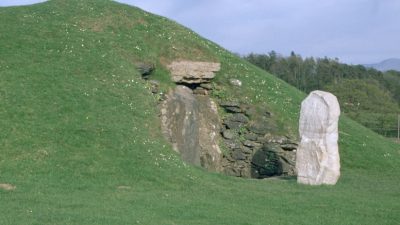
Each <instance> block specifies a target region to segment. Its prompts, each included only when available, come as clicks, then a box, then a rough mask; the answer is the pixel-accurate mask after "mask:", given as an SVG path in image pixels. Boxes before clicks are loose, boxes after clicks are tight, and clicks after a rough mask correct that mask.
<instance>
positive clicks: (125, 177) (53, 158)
mask: <svg viewBox="0 0 400 225" xmlns="http://www.w3.org/2000/svg"><path fill="white" fill-rule="evenodd" d="M175 59H192V60H208V61H209V60H211V61H220V62H221V63H222V69H221V71H220V72H219V73H218V75H217V78H216V81H215V82H216V84H217V85H218V86H220V87H222V89H223V93H221V94H222V95H223V96H224V97H226V98H240V99H241V100H242V101H244V102H249V103H254V104H260V105H261V106H263V107H264V106H265V107H267V108H268V109H269V110H270V111H272V112H273V114H274V115H275V116H276V117H277V118H279V124H280V127H281V130H282V132H286V133H288V134H290V135H292V136H296V135H297V123H298V122H297V120H298V116H299V115H298V112H299V106H300V102H301V100H302V99H303V98H304V97H305V94H304V93H301V92H299V91H298V90H296V89H295V88H293V87H291V86H289V85H288V84H286V83H284V82H283V81H281V80H278V79H276V78H274V77H273V76H272V75H270V74H267V73H265V72H263V71H262V70H260V69H258V68H256V67H254V66H252V65H250V64H248V63H246V62H244V61H242V60H240V59H239V58H237V57H236V56H234V55H233V54H231V53H229V52H227V51H225V50H224V49H222V48H220V47H219V46H217V45H215V44H213V43H211V42H209V41H207V40H205V39H203V38H201V37H199V36H198V35H196V34H195V33H193V32H192V31H190V30H188V29H186V28H183V27H181V26H179V25H178V24H176V23H174V22H171V21H169V20H167V19H165V18H162V17H158V16H154V15H151V14H149V13H146V12H143V11H141V10H139V9H136V8H132V7H129V6H125V5H120V4H117V3H114V2H110V1H103V0H99V1H94V0H92V1H83V0H82V1H79V0H68V1H67V0H53V1H50V2H47V3H43V4H38V5H34V6H27V7H9V8H0V183H10V184H13V185H15V186H16V187H17V188H16V189H15V190H14V191H4V190H1V189H0V212H1V213H0V224H307V225H309V224H373V225H376V224H399V221H400V191H399V187H398V185H399V184H400V175H399V172H400V169H399V165H400V146H399V145H398V144H396V143H393V142H391V141H388V140H386V139H385V138H383V137H380V136H378V135H376V134H375V133H373V132H371V131H370V130H368V129H366V128H364V127H362V126H360V125H359V124H357V123H355V122H353V121H351V120H349V119H347V118H345V117H343V118H341V122H340V131H341V134H340V136H341V139H340V143H339V144H340V154H341V162H342V176H341V178H340V180H339V183H338V184H337V185H336V186H320V187H310V186H304V185H298V184H297V183H296V181H295V180H293V179H292V180H290V179H289V180H245V179H239V178H234V177H226V176H223V175H219V174H212V173H207V172H205V171H204V170H203V169H201V168H195V167H192V166H188V165H185V164H184V163H183V162H181V160H180V158H179V156H178V155H177V154H175V153H174V152H173V150H172V148H171V146H170V145H169V144H168V143H167V142H166V141H165V140H164V139H163V137H162V134H161V132H160V128H159V127H160V124H159V120H158V118H157V115H158V110H157V106H156V104H157V99H156V98H155V97H154V96H152V95H151V94H150V91H149V90H148V88H147V84H146V82H145V81H143V80H142V79H141V78H140V77H139V75H138V73H137V72H136V70H135V63H136V62H139V61H146V62H152V63H154V64H156V66H157V70H156V74H155V77H156V78H157V79H158V80H160V81H161V82H162V88H163V89H165V90H167V89H168V88H170V87H172V86H173V84H172V83H171V81H170V80H169V78H168V77H169V75H168V73H167V70H166V69H165V65H166V64H168V63H169V62H171V61H173V60H175ZM230 78H238V79H240V80H241V81H242V82H243V86H242V87H241V88H236V87H231V86H230V85H229V84H228V79H230Z"/></svg>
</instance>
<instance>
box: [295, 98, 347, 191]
mask: <svg viewBox="0 0 400 225" xmlns="http://www.w3.org/2000/svg"><path fill="white" fill-rule="evenodd" d="M339 115H340V107H339V103H338V101H337V99H336V97H335V96H334V95H332V94H331V93H328V92H323V91H313V92H311V93H310V95H309V96H308V97H307V98H306V99H305V100H304V101H303V102H302V103H301V112H300V121H299V133H300V138H301V141H300V144H299V147H298V149H297V154H296V170H297V182H298V183H302V184H310V185H320V184H331V185H333V184H336V182H337V180H338V179H339V176H340V158H339V148H338V120H339Z"/></svg>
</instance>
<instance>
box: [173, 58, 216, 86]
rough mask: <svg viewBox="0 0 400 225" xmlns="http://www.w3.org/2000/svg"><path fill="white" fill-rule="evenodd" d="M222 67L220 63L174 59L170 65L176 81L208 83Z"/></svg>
mask: <svg viewBox="0 0 400 225" xmlns="http://www.w3.org/2000/svg"><path fill="white" fill-rule="evenodd" d="M220 68H221V64H220V63H215V62H197V61H174V62H172V63H171V64H170V65H168V69H169V70H170V72H171V77H172V80H173V81H174V82H175V83H184V84H200V83H208V82H210V80H211V79H212V78H214V77H215V72H218V71H219V70H220Z"/></svg>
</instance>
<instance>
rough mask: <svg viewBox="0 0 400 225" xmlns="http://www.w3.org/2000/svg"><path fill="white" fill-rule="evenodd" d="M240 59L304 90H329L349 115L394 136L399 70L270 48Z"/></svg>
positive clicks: (399, 94) (399, 83)
mask: <svg viewBox="0 0 400 225" xmlns="http://www.w3.org/2000/svg"><path fill="white" fill-rule="evenodd" d="M243 58H244V59H246V60H247V61H249V62H250V63H252V64H254V65H256V66H259V67H261V68H262V69H264V70H266V71H267V72H269V73H271V74H274V75H275V76H277V77H279V78H280V79H282V80H284V81H286V82H288V83H289V84H291V85H293V86H295V87H297V88H298V89H300V90H302V91H304V92H306V93H309V92H311V91H313V90H324V91H329V92H331V93H333V94H334V95H336V96H337V97H338V100H339V103H340V105H341V109H342V112H343V113H345V114H347V115H348V116H349V117H350V118H352V119H354V120H356V121H358V122H359V123H361V124H363V125H364V126H366V127H368V128H370V129H372V130H374V131H375V132H377V133H380V134H382V135H385V136H397V115H398V114H399V113H400V107H399V104H400V72H398V71H388V72H381V71H378V70H376V69H373V68H366V67H364V66H362V65H348V64H344V63H340V62H339V59H337V58H335V59H331V58H327V57H324V58H314V57H306V58H303V57H301V56H300V55H298V54H296V53H294V52H292V53H291V54H290V56H287V57H284V56H282V55H279V54H277V53H276V52H275V51H271V52H269V53H267V54H254V53H251V54H249V55H245V56H243Z"/></svg>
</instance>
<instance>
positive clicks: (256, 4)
mask: <svg viewBox="0 0 400 225" xmlns="http://www.w3.org/2000/svg"><path fill="white" fill-rule="evenodd" d="M118 1H119V2H123V3H127V4H131V5H135V6H138V7H140V8H142V9H144V10H146V11H149V12H153V13H156V14H159V15H163V16H166V17H168V18H171V19H173V20H175V21H177V22H179V23H181V24H183V25H185V26H187V27H189V28H191V29H192V30H194V31H195V32H197V33H199V34H201V35H202V36H204V37H206V38H208V39H210V40H212V41H214V42H216V43H218V44H219V45H221V46H223V47H225V48H226V49H228V50H230V51H232V52H235V53H240V54H247V53H250V52H255V53H268V52H270V51H272V50H275V51H276V52H278V53H282V54H284V55H288V54H290V52H291V51H294V52H296V53H298V54H301V55H302V56H314V57H324V56H328V57H331V58H334V57H337V58H339V59H340V61H342V62H346V63H353V64H357V63H361V64H365V63H375V62H380V61H382V60H384V59H387V58H400V0H118ZM10 2H11V4H13V5H15V4H19V3H21V4H22V3H25V4H26V3H28V2H39V1H38V0H36V1H34V0H30V1H29V0H12V1H8V0H0V6H1V5H7V3H10Z"/></svg>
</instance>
